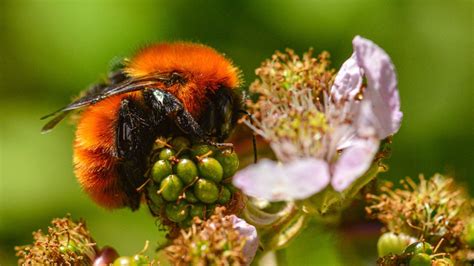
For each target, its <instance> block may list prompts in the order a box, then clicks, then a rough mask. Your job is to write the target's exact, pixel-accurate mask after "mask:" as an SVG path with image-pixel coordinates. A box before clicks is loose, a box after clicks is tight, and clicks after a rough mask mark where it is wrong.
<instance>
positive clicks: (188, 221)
mask: <svg viewBox="0 0 474 266" xmlns="http://www.w3.org/2000/svg"><path fill="white" fill-rule="evenodd" d="M192 224H193V219H192V218H191V217H187V218H186V219H184V221H181V222H179V227H180V228H188V227H190V226H191V225H192Z"/></svg>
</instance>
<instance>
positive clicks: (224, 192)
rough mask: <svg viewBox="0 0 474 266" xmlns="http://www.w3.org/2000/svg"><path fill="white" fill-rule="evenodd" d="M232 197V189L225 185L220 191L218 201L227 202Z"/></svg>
mask: <svg viewBox="0 0 474 266" xmlns="http://www.w3.org/2000/svg"><path fill="white" fill-rule="evenodd" d="M231 197H232V194H231V193H230V190H229V189H228V188H226V187H224V186H223V187H222V188H221V191H220V192H219V198H218V199H217V203H219V204H226V203H227V202H229V200H230V198H231Z"/></svg>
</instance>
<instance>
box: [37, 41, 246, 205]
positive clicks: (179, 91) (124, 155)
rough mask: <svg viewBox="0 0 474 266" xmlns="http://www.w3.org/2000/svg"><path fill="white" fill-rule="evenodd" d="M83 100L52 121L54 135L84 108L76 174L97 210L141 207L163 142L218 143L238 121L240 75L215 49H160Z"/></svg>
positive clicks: (151, 49) (142, 54) (144, 53)
mask: <svg viewBox="0 0 474 266" xmlns="http://www.w3.org/2000/svg"><path fill="white" fill-rule="evenodd" d="M124 62H125V63H124V64H123V65H122V66H120V67H119V68H118V69H117V70H114V71H112V72H111V73H109V75H108V79H107V80H106V81H104V82H102V83H99V84H96V85H93V86H92V87H91V88H89V89H88V90H87V91H86V92H85V94H84V95H83V96H82V97H80V98H79V99H77V100H75V101H73V102H72V103H70V104H69V105H67V106H66V107H64V108H62V109H60V110H58V111H56V112H54V113H52V114H50V115H47V116H45V117H43V119H44V118H47V117H51V116H55V117H54V118H53V119H52V120H51V121H50V122H49V123H47V124H46V125H45V126H44V127H43V130H42V131H43V132H47V131H49V130H51V129H52V128H53V127H54V126H55V125H56V124H57V123H59V122H60V121H61V120H62V119H63V118H64V117H65V116H66V115H67V114H68V113H70V112H73V111H77V110H80V112H79V120H78V124H77V130H76V135H75V140H74V155H73V156H74V158H73V160H74V172H75V175H76V176H77V178H78V181H79V183H80V185H81V186H82V188H83V190H84V191H85V192H87V193H88V194H89V195H90V197H91V198H92V199H93V200H94V201H95V202H96V203H98V204H99V205H101V206H103V207H106V208H109V209H113V208H122V207H130V208H131V209H132V210H136V209H138V207H139V205H140V199H141V194H140V192H139V191H138V190H137V188H138V187H140V186H141V185H142V184H144V182H145V181H146V178H145V177H144V175H145V172H146V168H147V159H146V158H147V156H148V155H149V154H150V152H151V150H152V147H153V144H154V142H155V140H156V139H157V137H159V136H170V135H184V136H187V137H189V138H191V139H197V140H199V141H203V142H206V143H210V144H214V145H218V144H219V143H221V144H222V145H225V144H224V143H222V142H223V141H224V140H225V139H226V138H227V137H228V136H229V134H230V133H231V131H232V130H233V128H234V127H235V124H236V122H237V120H238V118H239V113H240V112H239V110H240V109H241V106H242V99H241V98H242V97H241V94H240V92H239V90H238V87H239V83H240V82H239V80H240V79H239V75H240V71H239V69H238V68H237V67H235V66H234V65H233V64H232V62H231V61H230V60H229V59H227V58H226V57H225V56H223V55H222V54H220V53H218V52H217V51H216V50H214V49H213V48H210V47H208V46H205V45H201V44H195V43H186V42H178V43H161V44H154V45H150V46H148V47H146V48H143V49H141V50H140V51H138V52H137V53H136V54H135V56H133V57H132V58H131V59H130V60H127V61H124Z"/></svg>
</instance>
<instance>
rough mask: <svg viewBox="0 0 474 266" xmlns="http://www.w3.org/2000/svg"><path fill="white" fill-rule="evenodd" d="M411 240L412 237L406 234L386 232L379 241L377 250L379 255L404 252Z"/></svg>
mask: <svg viewBox="0 0 474 266" xmlns="http://www.w3.org/2000/svg"><path fill="white" fill-rule="evenodd" d="M410 242H411V238H410V237H409V236H406V235H404V234H395V233H392V232H387V233H384V234H383V235H381V236H380V238H379V240H378V242H377V251H378V254H379V257H383V256H386V255H388V254H394V255H396V254H402V253H403V250H404V249H405V247H406V246H407V245H409V244H410Z"/></svg>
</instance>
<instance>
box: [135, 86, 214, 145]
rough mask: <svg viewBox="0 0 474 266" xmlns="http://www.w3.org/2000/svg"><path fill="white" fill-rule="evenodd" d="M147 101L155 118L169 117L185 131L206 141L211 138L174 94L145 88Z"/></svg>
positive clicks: (144, 93)
mask: <svg viewBox="0 0 474 266" xmlns="http://www.w3.org/2000/svg"><path fill="white" fill-rule="evenodd" d="M143 95H144V98H145V101H146V102H147V104H148V105H149V106H150V107H151V108H152V109H153V111H154V114H155V115H154V116H155V117H156V118H155V120H159V119H163V117H166V118H169V119H170V120H172V121H174V123H175V124H176V126H178V127H179V129H180V130H181V131H182V132H183V133H184V134H187V135H189V136H191V137H195V138H198V139H201V140H204V141H206V142H210V141H211V140H210V139H209V137H208V136H207V135H205V133H204V130H202V128H201V126H200V125H199V124H198V123H197V122H196V120H195V119H194V117H193V116H192V115H191V114H190V113H189V112H188V111H187V110H186V109H185V108H184V106H183V104H182V103H181V101H180V100H179V99H178V98H176V97H175V96H174V95H173V94H171V93H169V92H166V91H162V90H156V89H155V90H145V91H144V92H143Z"/></svg>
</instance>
